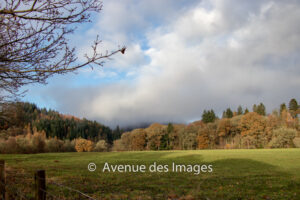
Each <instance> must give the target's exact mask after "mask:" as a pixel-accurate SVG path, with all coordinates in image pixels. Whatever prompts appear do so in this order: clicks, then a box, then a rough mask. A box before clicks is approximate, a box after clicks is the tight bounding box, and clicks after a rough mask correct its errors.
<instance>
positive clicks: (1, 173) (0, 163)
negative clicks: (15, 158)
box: [0, 160, 5, 200]
mask: <svg viewBox="0 0 300 200" xmlns="http://www.w3.org/2000/svg"><path fill="white" fill-rule="evenodd" d="M0 195H1V196H0V199H1V200H5V161H4V160H0Z"/></svg>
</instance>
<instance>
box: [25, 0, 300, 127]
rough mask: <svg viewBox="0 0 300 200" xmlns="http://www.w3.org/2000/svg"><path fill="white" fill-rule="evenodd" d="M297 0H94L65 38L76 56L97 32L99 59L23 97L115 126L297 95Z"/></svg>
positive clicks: (183, 119)
mask: <svg viewBox="0 0 300 200" xmlns="http://www.w3.org/2000/svg"><path fill="white" fill-rule="evenodd" d="M299 21H300V1H299V0H286V1H282V0H273V1H271V0H251V1H248V0H226V1H222V0H203V1H197V0H190V1H184V0H176V1H173V0H151V1H150V0H104V1H103V10H102V11H101V12H100V13H99V14H97V15H93V17H92V23H90V24H84V25H81V26H80V27H78V29H77V31H76V32H75V34H74V35H72V36H70V44H71V45H73V46H75V47H76V48H77V55H78V62H84V58H83V55H84V54H85V53H87V54H88V53H90V52H91V47H90V46H91V44H92V42H93V40H94V39H95V38H96V36H97V35H99V36H100V38H101V40H102V44H101V52H103V53H105V52H106V51H112V50H116V49H118V48H119V47H122V46H126V47H127V50H126V52H125V54H124V55H123V54H118V55H115V56H114V57H113V58H112V59H111V60H107V61H106V62H105V64H104V66H103V67H100V68H99V67H96V68H94V69H93V70H92V69H90V68H89V67H87V68H83V69H80V70H79V71H77V73H76V74H74V73H71V74H67V75H57V76H54V77H52V78H50V79H49V80H48V84H47V85H36V84H35V85H29V86H26V87H24V88H23V89H27V90H28V92H27V94H26V96H25V97H24V98H23V100H24V101H29V102H33V103H36V104H37V105H38V106H39V107H46V108H51V109H55V110H58V111H59V112H61V113H65V114H72V115H75V116H78V117H85V118H87V119H91V120H97V121H98V122H100V123H103V124H105V125H109V126H111V127H115V126H116V125H120V126H129V125H130V126H132V125H139V124H141V123H153V122H160V123H167V122H174V123H187V122H191V121H194V120H199V119H201V115H202V112H203V110H204V109H214V111H215V112H216V113H217V114H218V115H220V116H221V113H222V112H223V110H225V109H226V108H228V107H230V108H232V109H233V110H236V109H237V107H238V106H239V105H241V106H242V107H243V108H246V107H247V108H248V109H250V110H251V109H252V105H253V104H258V103H260V102H263V103H264V104H265V105H266V107H267V111H268V112H272V110H273V109H277V108H278V107H279V105H280V104H281V103H283V102H285V103H288V102H289V100H290V99H291V98H296V99H297V100H298V101H299V100H300V93H299V88H300V66H299V64H300V56H299V55H300V25H299Z"/></svg>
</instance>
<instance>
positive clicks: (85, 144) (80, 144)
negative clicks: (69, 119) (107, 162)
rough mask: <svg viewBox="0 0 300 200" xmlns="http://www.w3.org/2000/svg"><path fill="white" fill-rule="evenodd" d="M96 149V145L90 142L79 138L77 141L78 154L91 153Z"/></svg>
mask: <svg viewBox="0 0 300 200" xmlns="http://www.w3.org/2000/svg"><path fill="white" fill-rule="evenodd" d="M93 148H94V143H93V142H92V141H90V140H86V139H83V138H79V139H76V140H75V149H76V151H77V152H86V151H87V152H90V151H92V150H93Z"/></svg>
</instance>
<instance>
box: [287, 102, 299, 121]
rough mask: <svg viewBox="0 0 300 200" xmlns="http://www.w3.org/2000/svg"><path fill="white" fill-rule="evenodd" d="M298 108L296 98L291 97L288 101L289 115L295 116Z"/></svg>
mask: <svg viewBox="0 0 300 200" xmlns="http://www.w3.org/2000/svg"><path fill="white" fill-rule="evenodd" d="M298 108H299V105H298V102H297V101H296V99H291V100H290V103H289V110H290V113H291V115H292V116H293V117H294V118H295V117H297V110H298Z"/></svg>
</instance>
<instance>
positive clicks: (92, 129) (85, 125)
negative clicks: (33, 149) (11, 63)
mask: <svg viewBox="0 0 300 200" xmlns="http://www.w3.org/2000/svg"><path fill="white" fill-rule="evenodd" d="M35 132H43V133H45V137H46V138H57V139H59V140H74V139H76V138H84V139H88V140H91V141H93V142H97V141H99V140H104V141H105V142H106V143H107V144H112V143H113V141H114V140H116V139H118V138H120V136H121V134H122V130H120V129H119V127H117V128H116V129H115V130H111V129H110V128H109V127H107V126H104V125H102V124H100V123H98V122H96V121H90V120H87V119H79V118H76V117H74V116H69V115H62V114H60V113H58V112H57V111H54V110H51V109H50V110H47V109H45V108H43V109H40V108H38V107H37V106H36V105H35V104H32V103H24V102H16V103H6V104H1V112H0V138H2V139H8V138H9V137H16V136H20V135H21V136H22V135H23V136H24V135H34V133H35Z"/></svg>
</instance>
